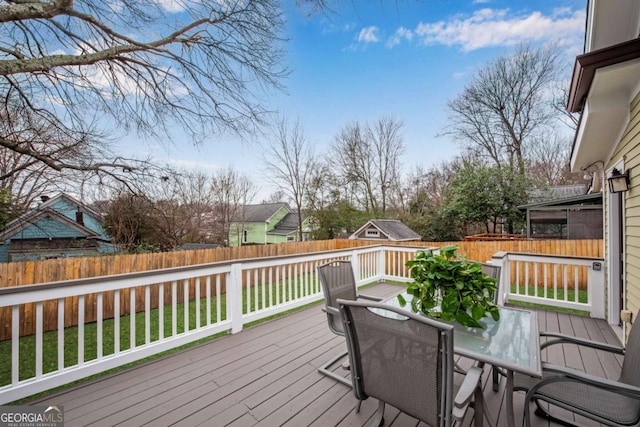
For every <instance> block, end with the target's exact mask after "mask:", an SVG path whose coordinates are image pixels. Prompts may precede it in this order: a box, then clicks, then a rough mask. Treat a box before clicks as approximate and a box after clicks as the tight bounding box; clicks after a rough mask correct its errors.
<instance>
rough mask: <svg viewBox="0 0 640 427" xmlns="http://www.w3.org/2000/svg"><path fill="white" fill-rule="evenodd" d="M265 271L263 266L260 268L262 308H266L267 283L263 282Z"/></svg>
mask: <svg viewBox="0 0 640 427" xmlns="http://www.w3.org/2000/svg"><path fill="white" fill-rule="evenodd" d="M265 274H266V273H265V271H264V267H263V268H261V269H260V292H261V296H262V309H263V310H264V309H265V308H267V284H266V282H265V280H266V279H265V277H266V276H265Z"/></svg>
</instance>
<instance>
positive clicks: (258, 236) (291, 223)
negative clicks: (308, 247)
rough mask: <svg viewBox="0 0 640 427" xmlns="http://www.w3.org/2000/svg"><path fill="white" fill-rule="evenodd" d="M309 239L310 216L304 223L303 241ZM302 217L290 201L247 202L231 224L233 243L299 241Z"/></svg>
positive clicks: (232, 244) (233, 244)
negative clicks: (256, 203) (257, 203)
mask: <svg viewBox="0 0 640 427" xmlns="http://www.w3.org/2000/svg"><path fill="white" fill-rule="evenodd" d="M308 239H309V224H308V219H307V218H304V219H303V222H302V240H308ZM298 240H299V238H298V217H297V213H296V212H292V211H291V209H290V208H289V205H288V204H286V203H264V204H259V205H245V206H243V207H242V208H240V209H239V210H238V212H237V213H236V215H235V218H234V220H233V222H231V224H230V225H229V246H231V247H235V246H242V245H252V244H253V245H255V244H261V245H264V244H269V243H286V242H297V241H298Z"/></svg>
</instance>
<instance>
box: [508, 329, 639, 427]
mask: <svg viewBox="0 0 640 427" xmlns="http://www.w3.org/2000/svg"><path fill="white" fill-rule="evenodd" d="M636 323H638V322H636ZM540 335H541V336H545V337H549V338H551V339H550V340H548V341H547V342H545V343H543V344H542V345H541V346H540V347H541V349H544V348H546V347H549V346H552V345H556V344H577V345H579V346H585V347H590V348H594V349H597V350H602V351H605V352H608V353H612V354H621V355H624V359H623V362H622V371H621V373H620V377H619V378H618V380H617V381H616V380H611V379H607V378H602V377H598V376H596V375H591V374H589V373H586V372H582V371H578V370H575V369H571V368H568V367H565V366H559V365H555V364H552V363H546V362H543V363H542V373H543V375H542V380H540V379H535V378H531V377H526V376H523V375H516V384H515V387H514V388H515V389H520V390H522V389H525V390H528V391H527V395H526V398H525V406H524V408H525V410H524V417H525V422H526V425H527V427H529V426H530V425H531V413H530V412H531V410H530V406H531V405H530V402H532V401H533V402H536V406H537V409H536V411H535V413H536V415H539V416H542V417H545V418H547V419H549V420H553V421H556V422H559V423H562V424H568V425H573V422H572V420H568V419H565V418H561V417H559V416H557V415H551V414H550V413H549V411H547V410H546V409H544V408H543V406H542V405H541V402H547V403H548V404H550V405H552V406H557V407H560V408H563V409H566V410H568V411H570V412H573V413H575V414H579V415H582V416H584V417H587V418H590V419H593V420H595V421H597V422H599V423H602V424H605V425H609V426H627V427H628V426H638V425H640V326H632V327H631V331H630V333H629V339H628V341H627V347H626V349H625V348H621V347H617V346H612V345H609V344H605V343H600V342H596V341H589V340H585V339H581V338H576V337H572V336H567V335H564V334H557V333H548V332H543V333H541V334H540Z"/></svg>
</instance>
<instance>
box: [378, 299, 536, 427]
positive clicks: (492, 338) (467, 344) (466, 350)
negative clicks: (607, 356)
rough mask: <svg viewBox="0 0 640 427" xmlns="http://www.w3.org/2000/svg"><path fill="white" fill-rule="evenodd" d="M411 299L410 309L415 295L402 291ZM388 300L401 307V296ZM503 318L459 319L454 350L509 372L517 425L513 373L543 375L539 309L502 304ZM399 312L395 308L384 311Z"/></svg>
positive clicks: (509, 400) (509, 405)
mask: <svg viewBox="0 0 640 427" xmlns="http://www.w3.org/2000/svg"><path fill="white" fill-rule="evenodd" d="M402 295H403V297H404V299H405V300H406V301H407V306H406V307H404V308H405V309H406V310H411V308H410V301H411V299H412V298H413V297H412V296H411V295H408V294H406V293H403V294H402ZM384 303H385V304H388V305H391V306H395V307H401V308H402V306H401V304H400V301H399V300H398V298H397V296H394V297H392V298H389V299H387V300H385V301H384ZM498 310H499V312H500V318H499V320H497V321H494V320H493V318H491V317H484V318H483V319H481V320H480V323H482V324H483V325H484V326H485V327H484V328H468V327H465V326H462V325H460V324H459V323H457V322H452V324H453V326H454V334H453V346H454V352H455V353H456V354H459V355H461V356H464V357H468V358H470V359H473V360H476V361H478V362H479V363H481V364H489V365H492V366H497V367H500V368H503V370H504V371H505V372H506V380H507V383H506V392H505V395H506V410H507V424H508V425H509V426H510V427H513V426H515V420H514V413H513V375H514V372H519V373H522V374H525V375H530V376H533V377H536V378H541V377H542V368H541V361H540V340H539V335H538V320H537V315H536V312H533V311H527V310H522V309H515V308H510V307H499V308H498ZM380 314H383V315H395V313H393V312H391V311H386V312H385V313H380Z"/></svg>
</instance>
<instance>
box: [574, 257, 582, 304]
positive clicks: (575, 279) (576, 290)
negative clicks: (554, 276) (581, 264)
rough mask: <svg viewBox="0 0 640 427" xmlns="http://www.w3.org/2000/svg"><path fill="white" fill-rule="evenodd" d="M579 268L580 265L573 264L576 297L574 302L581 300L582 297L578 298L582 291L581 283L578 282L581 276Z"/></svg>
mask: <svg viewBox="0 0 640 427" xmlns="http://www.w3.org/2000/svg"><path fill="white" fill-rule="evenodd" d="M579 274H580V273H579V270H578V266H577V265H574V266H573V289H574V292H573V293H574V299H573V302H579V301H580V298H578V294H579V293H580V285H579V284H578V278H579Z"/></svg>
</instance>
